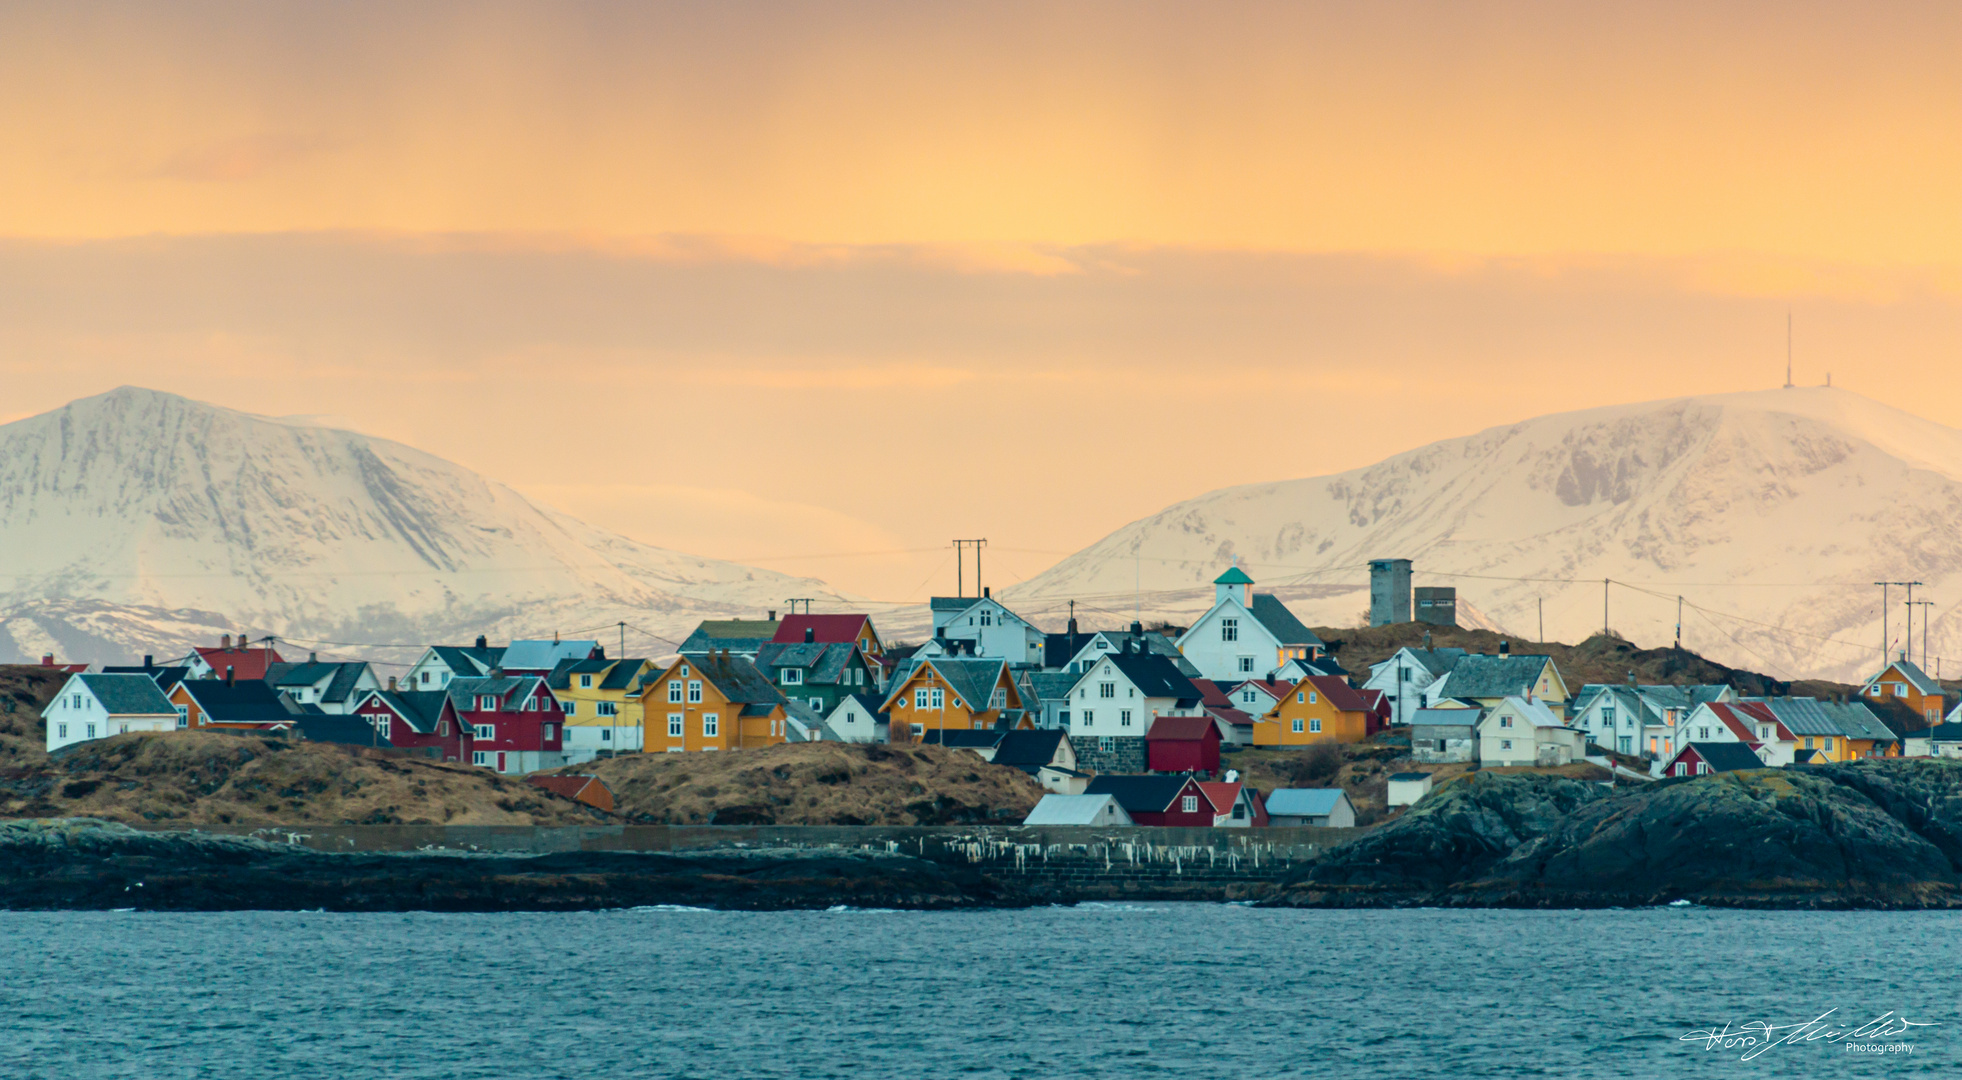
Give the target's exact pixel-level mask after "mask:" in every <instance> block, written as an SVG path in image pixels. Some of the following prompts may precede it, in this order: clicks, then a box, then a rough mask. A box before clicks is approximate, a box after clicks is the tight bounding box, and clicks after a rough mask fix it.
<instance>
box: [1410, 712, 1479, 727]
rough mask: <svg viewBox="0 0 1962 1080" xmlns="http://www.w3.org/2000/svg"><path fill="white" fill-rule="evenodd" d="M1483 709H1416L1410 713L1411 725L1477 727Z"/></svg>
mask: <svg viewBox="0 0 1962 1080" xmlns="http://www.w3.org/2000/svg"><path fill="white" fill-rule="evenodd" d="M1484 715H1485V710H1484V709H1418V710H1417V711H1416V712H1414V713H1412V714H1410V726H1412V727H1419V726H1422V727H1463V728H1468V727H1477V726H1478V721H1479V719H1480V718H1481V717H1483V716H1484Z"/></svg>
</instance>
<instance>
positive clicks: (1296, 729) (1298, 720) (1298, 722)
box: [1294, 716, 1302, 735]
mask: <svg viewBox="0 0 1962 1080" xmlns="http://www.w3.org/2000/svg"><path fill="white" fill-rule="evenodd" d="M1301 728H1302V724H1301V717H1299V716H1297V717H1295V718H1294V733H1295V734H1296V735H1299V734H1301Z"/></svg>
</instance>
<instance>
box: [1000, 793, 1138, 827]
mask: <svg viewBox="0 0 1962 1080" xmlns="http://www.w3.org/2000/svg"><path fill="white" fill-rule="evenodd" d="M1022 824H1024V825H1129V824H1131V815H1129V814H1127V813H1125V812H1124V808H1123V807H1122V806H1119V805H1118V804H1117V800H1116V799H1115V798H1113V797H1112V796H1109V795H1044V796H1043V797H1042V801H1041V802H1038V803H1036V804H1035V809H1034V810H1031V811H1029V816H1028V817H1026V818H1023V819H1022Z"/></svg>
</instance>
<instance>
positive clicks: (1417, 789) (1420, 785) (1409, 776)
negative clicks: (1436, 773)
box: [1389, 772, 1431, 806]
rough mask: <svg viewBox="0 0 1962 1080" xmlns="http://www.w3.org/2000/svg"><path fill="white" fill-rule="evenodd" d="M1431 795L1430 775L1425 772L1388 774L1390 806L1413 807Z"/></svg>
mask: <svg viewBox="0 0 1962 1080" xmlns="http://www.w3.org/2000/svg"><path fill="white" fill-rule="evenodd" d="M1430 793H1431V774H1430V773H1427V772H1400V773H1391V774H1390V797H1389V804H1390V805H1391V806H1415V805H1417V802H1418V801H1419V800H1420V799H1422V798H1423V797H1424V796H1426V795H1429V794H1430Z"/></svg>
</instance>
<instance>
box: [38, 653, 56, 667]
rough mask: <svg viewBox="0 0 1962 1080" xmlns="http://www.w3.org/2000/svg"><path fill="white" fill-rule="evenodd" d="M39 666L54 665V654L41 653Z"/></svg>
mask: <svg viewBox="0 0 1962 1080" xmlns="http://www.w3.org/2000/svg"><path fill="white" fill-rule="evenodd" d="M41 666H42V667H53V666H55V654H53V653H42V654H41Z"/></svg>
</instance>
